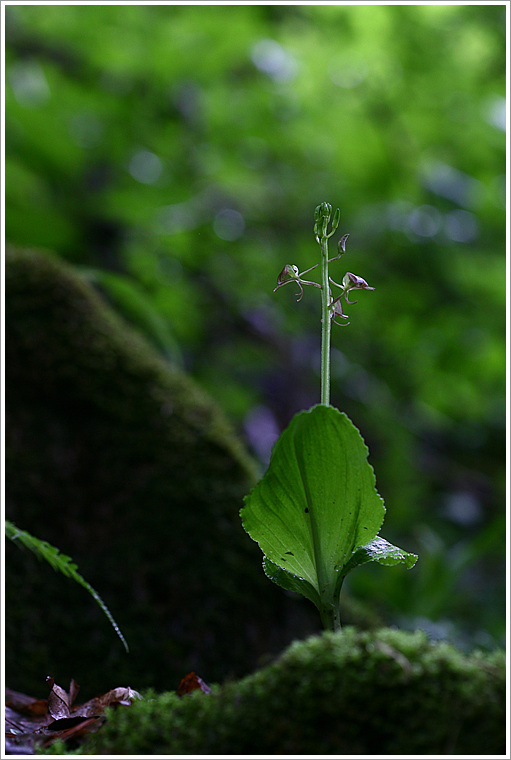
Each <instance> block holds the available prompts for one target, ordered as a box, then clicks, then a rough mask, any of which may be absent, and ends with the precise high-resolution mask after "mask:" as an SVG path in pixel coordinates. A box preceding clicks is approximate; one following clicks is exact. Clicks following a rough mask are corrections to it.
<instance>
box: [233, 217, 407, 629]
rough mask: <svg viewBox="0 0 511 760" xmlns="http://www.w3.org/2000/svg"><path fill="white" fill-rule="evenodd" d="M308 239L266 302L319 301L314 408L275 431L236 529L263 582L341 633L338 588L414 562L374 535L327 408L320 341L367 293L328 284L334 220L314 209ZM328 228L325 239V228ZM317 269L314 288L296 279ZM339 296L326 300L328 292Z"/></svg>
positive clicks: (355, 434) (362, 481)
mask: <svg viewBox="0 0 511 760" xmlns="http://www.w3.org/2000/svg"><path fill="white" fill-rule="evenodd" d="M314 219H315V223H314V235H315V238H316V241H317V243H318V244H319V246H320V249H321V260H320V262H319V263H318V264H315V265H314V266H312V267H310V268H309V269H305V270H304V271H303V272H300V270H299V268H298V267H297V266H296V265H295V264H286V265H285V266H284V268H283V269H282V271H281V272H280V274H279V276H278V278H277V285H276V287H275V288H274V292H275V291H277V290H279V289H280V288H282V287H283V286H284V285H288V284H290V283H295V284H296V285H297V286H298V289H299V292H298V293H297V296H298V301H301V299H302V297H303V292H304V291H303V287H304V286H307V285H311V286H313V287H315V288H318V289H319V290H320V291H321V402H320V404H317V405H316V406H313V407H312V408H311V409H309V410H308V411H304V412H299V413H298V414H296V415H295V417H294V418H293V419H292V421H291V423H290V424H289V426H288V428H287V429H286V430H284V431H283V433H282V434H281V436H280V437H279V439H278V440H277V442H276V443H275V446H274V448H273V451H272V456H271V460H270V464H269V467H268V470H267V471H266V473H265V474H264V476H263V477H262V479H261V480H260V481H259V483H258V484H257V485H256V486H255V488H254V489H253V490H252V491H251V492H250V494H248V496H246V497H245V506H244V507H243V508H242V509H241V513H240V514H241V519H242V523H243V527H244V528H245V530H246V531H247V533H248V534H249V535H250V536H251V538H252V539H253V540H254V541H256V542H257V543H258V544H259V546H260V548H261V550H262V552H263V554H264V559H263V569H264V572H265V573H266V575H267V576H268V578H270V580H272V581H273V582H274V583H276V584H278V585H279V586H282V587H283V588H285V589H288V590H290V591H294V592H297V593H300V594H302V595H303V596H305V597H306V598H307V599H309V600H310V601H312V602H313V603H314V604H315V605H316V607H317V608H318V610H319V613H320V617H321V621H322V623H323V626H324V627H325V628H326V629H328V630H338V629H339V628H340V627H341V621H340V612H339V597H340V593H341V588H342V584H343V581H344V578H345V577H346V575H347V574H348V572H350V571H351V570H353V569H354V568H355V567H358V566H359V565H361V564H365V563H366V562H377V563H379V564H381V565H397V564H399V563H403V564H405V565H406V567H408V568H411V567H413V565H414V564H415V562H416V561H417V555H415V554H411V553H409V552H406V551H404V550H402V549H399V548H398V547H397V546H393V545H392V544H390V543H389V542H388V541H386V540H385V539H384V538H382V537H381V536H379V535H378V533H379V530H380V528H381V525H382V523H383V518H384V515H385V507H384V504H383V499H382V498H381V496H380V495H379V494H378V492H377V490H376V482H375V476H374V471H373V468H372V467H371V465H370V464H369V462H368V461H367V457H368V454H369V451H368V449H367V446H366V445H365V443H364V440H363V439H362V436H361V435H360V433H359V431H358V430H357V428H356V427H355V426H354V425H353V423H352V422H351V420H350V419H349V418H348V417H347V416H346V414H344V413H343V412H340V411H339V410H337V409H335V408H334V407H333V406H331V405H330V337H331V326H332V323H334V324H337V325H341V326H346V325H348V324H349V322H339V321H338V320H339V319H342V320H347V319H348V317H347V316H346V315H345V314H344V312H343V304H342V299H343V298H344V300H345V301H346V303H348V304H354V303H357V301H350V300H349V299H348V295H349V293H350V292H351V291H352V290H374V288H372V287H370V286H369V285H368V284H367V282H366V281H365V280H364V279H363V278H362V277H359V276H358V275H355V274H353V273H352V272H346V274H345V275H344V277H343V279H342V284H338V283H336V282H335V281H334V280H333V279H332V278H331V277H330V274H329V264H331V263H332V262H334V261H337V260H339V259H340V258H341V257H342V256H343V255H344V253H345V252H346V241H347V239H348V235H343V236H342V237H341V239H340V240H339V242H338V246H337V248H338V253H337V255H336V256H334V257H333V258H329V257H328V240H329V239H330V238H331V237H332V235H334V233H335V232H336V230H337V228H338V226H339V221H340V211H339V209H337V210H336V211H335V213H334V215H333V217H332V206H331V205H330V204H329V203H321V204H320V205H319V206H317V208H316V211H315V215H314ZM330 220H331V227H330V231H328V226H329V224H330ZM317 267H321V281H320V282H314V281H312V280H310V279H305V278H304V276H305V275H308V274H309V272H312V271H313V270H315V269H316V268H317ZM331 286H334V287H335V288H338V289H339V290H340V293H338V294H336V295H335V297H334V295H333V292H332V287H331Z"/></svg>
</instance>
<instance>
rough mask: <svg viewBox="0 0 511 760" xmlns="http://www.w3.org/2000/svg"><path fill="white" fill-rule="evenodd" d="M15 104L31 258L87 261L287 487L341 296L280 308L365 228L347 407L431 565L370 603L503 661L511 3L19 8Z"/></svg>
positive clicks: (390, 529) (390, 517)
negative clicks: (330, 208)
mask: <svg viewBox="0 0 511 760" xmlns="http://www.w3.org/2000/svg"><path fill="white" fill-rule="evenodd" d="M6 84H7V86H6V92H5V107H6V233H7V239H8V240H9V241H11V242H13V243H16V244H25V245H31V246H37V247H46V248H50V249H52V250H54V251H56V252H57V253H58V254H60V255H61V256H62V257H64V258H66V259H68V260H70V261H72V262H74V263H75V264H76V265H78V266H79V267H81V268H82V269H83V272H84V276H87V277H89V278H90V279H91V280H92V281H93V282H94V283H95V284H96V285H97V286H98V287H99V288H101V289H102V291H103V292H104V293H105V294H106V295H107V297H109V298H110V300H111V301H112V303H114V304H115V306H116V307H117V308H118V310H119V311H120V312H121V313H123V314H124V316H125V317H126V318H127V319H128V320H130V321H131V322H132V323H134V324H136V325H137V326H138V328H139V329H140V330H141V331H142V332H144V333H145V334H146V335H147V336H148V338H149V339H150V340H151V341H152V342H153V343H154V345H155V346H156V347H157V348H158V350H160V351H161V352H162V353H163V354H164V355H166V356H167V358H168V360H169V361H170V362H175V363H179V364H181V365H182V366H184V367H185V369H186V370H187V371H188V372H189V373H190V374H192V375H193V376H194V377H195V378H196V379H198V380H199V382H200V383H201V384H202V385H203V386H204V387H205V388H207V389H208V391H209V392H210V394H211V395H212V396H213V397H214V398H216V399H217V400H218V402H219V403H220V404H221V405H222V406H223V407H224V409H225V410H226V412H227V413H228V415H229V416H230V417H231V419H232V420H233V421H234V422H235V424H237V426H238V429H239V431H240V434H241V435H242V436H244V438H245V440H246V441H247V443H248V444H249V446H250V447H251V449H252V451H253V452H254V453H255V454H256V456H257V457H258V458H259V459H260V461H261V465H262V467H264V465H265V463H266V462H267V461H268V456H269V451H270V448H271V445H272V443H273V441H274V440H275V437H276V435H277V434H278V432H279V431H280V430H281V429H282V428H283V427H284V426H285V425H287V423H288V422H289V420H290V419H291V417H292V415H293V414H294V413H295V412H297V411H298V410H300V409H302V408H306V407H309V406H311V405H312V404H314V403H316V402H317V401H318V400H319V349H320V346H319V343H320V335H319V333H320V323H319V318H320V309H319V297H318V294H317V293H315V292H314V289H309V290H308V292H307V293H306V295H305V297H304V299H303V301H302V302H301V303H300V304H296V303H295V298H294V295H293V291H292V288H291V287H289V288H286V289H284V290H283V291H279V292H278V293H276V294H274V295H273V294H272V292H271V291H272V288H273V287H274V285H275V284H276V277H277V274H278V273H279V272H280V271H281V269H282V267H283V265H284V264H286V263H292V264H296V265H297V266H299V268H300V270H303V269H306V268H307V267H309V266H312V265H313V264H314V263H316V261H317V260H318V249H317V246H316V243H315V241H314V237H313V232H312V230H313V222H314V218H313V214H314V208H315V206H316V205H317V204H318V203H320V202H321V201H323V200H326V201H329V202H330V203H332V204H333V205H334V207H336V206H337V205H339V206H340V207H341V212H342V216H341V225H340V228H339V234H344V233H347V232H349V233H350V239H349V241H348V245H347V254H346V256H345V257H344V258H343V260H342V264H333V265H332V272H331V274H332V276H333V277H334V279H337V280H339V279H341V278H342V276H343V274H344V272H345V271H346V268H349V269H350V270H351V271H353V272H355V273H356V274H358V275H360V276H362V277H364V278H365V279H367V281H368V282H369V284H370V285H372V286H374V287H375V288H376V289H375V291H374V293H370V294H366V293H361V294H360V298H359V303H358V305H357V306H356V307H349V308H347V309H346V312H347V313H348V314H349V315H350V317H351V325H350V326H349V327H348V328H347V329H345V330H344V329H339V328H336V327H335V326H334V332H333V336H332V338H333V340H332V343H333V355H332V403H333V404H334V405H336V406H337V407H338V408H340V409H342V410H343V411H345V412H346V413H347V414H348V415H349V416H350V417H351V418H352V419H353V421H354V422H355V424H356V425H357V427H359V429H360V430H361V432H362V434H363V436H364V438H365V440H366V442H367V443H368V445H369V447H370V451H371V461H372V464H373V466H374V468H375V471H376V476H377V483H378V488H379V491H380V493H381V494H382V496H383V497H384V499H385V502H386V505H387V509H388V511H387V518H386V523H385V524H386V526H387V534H388V535H387V538H388V539H389V540H391V541H397V542H399V541H400V540H401V537H403V536H406V546H407V547H408V548H409V549H410V550H412V551H416V552H417V553H418V554H419V555H420V561H419V563H418V564H417V566H416V568H415V569H414V570H413V571H412V572H411V573H407V572H406V571H405V570H402V571H401V570H394V571H393V572H390V573H387V574H378V575H374V574H373V572H372V570H371V569H370V568H368V569H365V568H363V569H362V570H360V572H359V575H358V577H357V578H356V579H355V578H354V579H353V581H352V582H351V584H350V589H351V590H352V591H353V592H354V593H357V594H360V595H362V596H363V597H364V598H366V599H367V600H369V601H371V602H372V603H374V604H375V605H379V604H385V605H386V607H387V609H388V610H390V611H391V613H392V615H393V616H394V619H395V620H396V621H397V622H398V623H400V624H401V625H403V626H415V625H416V624H417V623H418V621H419V624H421V625H423V626H424V627H428V626H429V628H430V629H431V630H433V626H436V628H435V629H434V630H436V631H437V632H438V635H449V636H455V637H457V638H458V640H461V638H462V637H463V636H466V637H469V638H470V640H476V641H477V643H479V644H482V645H488V646H492V645H493V644H494V642H495V640H497V641H498V642H499V643H501V642H502V640H503V636H504V627H505V620H504V617H505V615H504V607H505V602H504V554H505V540H504V526H505V509H504V500H505V263H506V262H505V248H504V246H505V176H504V175H505V131H504V130H505V100H504V97H505V5H436V4H433V5H412V6H411V5H372V6H363V5H361V6H353V5H325V6H322V5H306V6H303V5H299V6H293V5H280V6H274V5H273V6H272V5H248V6H247V5H245V6H229V7H227V6H205V5H200V6H169V5H130V6H126V5H124V6H122V5H121V6H116V5H110V6H87V5H77V6H66V5H64V6H62V5H53V6H52V5H45V6H27V5H14V6H9V7H7V8H6ZM336 239H337V238H335V240H336ZM311 291H312V292H311ZM383 575H385V577H383ZM383 600H384V601H383ZM428 621H430V622H428ZM431 621H432V622H431ZM446 621H448V622H446ZM453 631H454V632H453ZM460 637H461V638H460Z"/></svg>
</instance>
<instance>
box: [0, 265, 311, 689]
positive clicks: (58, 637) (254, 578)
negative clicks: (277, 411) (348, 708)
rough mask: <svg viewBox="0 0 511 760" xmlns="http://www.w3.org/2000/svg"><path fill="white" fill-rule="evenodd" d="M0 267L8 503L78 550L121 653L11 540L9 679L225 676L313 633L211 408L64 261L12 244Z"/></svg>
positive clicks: (76, 593) (104, 629) (246, 471)
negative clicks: (253, 532) (264, 562)
mask: <svg viewBox="0 0 511 760" xmlns="http://www.w3.org/2000/svg"><path fill="white" fill-rule="evenodd" d="M5 275H6V296H7V299H6V413H7V414H6V486H7V487H6V516H7V517H8V518H9V519H12V520H13V522H15V523H16V524H17V525H18V526H19V527H20V528H23V529H25V530H28V531H29V532H31V533H33V534H34V535H36V536H37V537H38V538H41V539H45V540H47V541H49V542H50V543H52V544H54V545H55V546H57V547H58V548H59V549H60V550H61V551H62V552H64V553H65V554H69V555H70V556H71V557H72V558H73V559H74V560H75V561H76V562H77V564H78V566H79V569H80V571H81V573H82V574H83V575H84V577H85V578H86V579H87V580H88V581H89V582H90V583H91V584H92V585H93V586H94V587H95V588H96V589H97V591H98V592H99V593H100V594H101V596H102V597H103V598H104V600H105V602H106V603H107V604H108V606H109V607H110V609H111V611H112V613H113V615H114V617H115V618H116V619H117V621H118V623H119V625H120V627H121V629H122V631H123V633H124V635H125V636H126V638H127V640H128V642H129V644H130V648H131V653H130V655H129V656H127V655H125V653H124V651H123V648H122V645H121V644H120V642H119V640H118V639H117V637H116V636H115V633H114V632H113V630H112V629H111V628H110V627H109V624H108V622H107V621H106V619H105V618H104V617H103V615H102V613H101V611H100V610H99V609H98V608H97V607H96V605H95V603H94V602H93V600H92V599H91V598H90V597H89V596H88V595H87V593H86V592H85V591H84V590H83V589H81V588H80V587H78V586H75V585H74V584H73V583H72V582H71V581H69V580H67V579H65V578H63V577H61V576H57V575H56V574H55V573H54V572H53V571H52V570H51V569H50V568H49V567H47V566H45V564H44V563H40V562H38V561H37V560H35V559H33V558H32V556H31V555H28V554H26V553H22V552H20V551H19V550H18V549H17V548H16V547H14V546H13V545H11V544H10V543H9V544H8V546H7V547H6V551H7V557H6V560H7V561H6V570H7V574H6V605H7V611H8V615H7V621H6V646H7V651H8V656H7V663H6V664H7V673H6V677H7V682H8V683H9V685H10V686H11V688H15V689H18V690H25V691H29V692H31V693H34V694H35V696H45V690H46V686H45V683H44V679H45V676H46V675H48V674H51V675H53V676H54V677H55V679H56V681H57V683H63V685H64V686H65V685H66V684H67V683H68V682H69V679H70V678H71V677H74V678H75V679H76V680H77V681H78V682H79V683H80V684H81V686H82V694H83V696H86V695H87V694H89V695H90V696H92V695H93V694H94V693H97V692H102V691H106V690H108V689H110V688H112V687H114V686H118V685H128V684H130V685H133V686H134V687H135V688H137V689H141V688H144V687H149V686H153V687H156V688H159V689H169V688H173V687H174V686H175V684H176V683H178V682H179V680H180V678H181V677H182V676H183V675H184V674H185V673H186V672H187V671H189V670H197V671H198V672H201V673H203V674H204V677H205V678H208V679H212V680H220V679H221V678H224V677H225V676H226V675H227V674H229V673H230V674H232V675H233V676H239V675H242V674H244V673H247V672H250V670H251V669H252V668H254V667H255V666H256V664H257V662H258V658H259V656H260V655H261V654H263V653H266V652H268V651H270V652H271V651H273V652H276V651H280V650H281V648H282V647H283V646H285V645H286V643H288V642H289V641H290V640H291V638H292V635H293V634H292V632H294V633H295V634H296V631H297V630H301V631H303V630H305V631H306V634H305V635H307V634H308V633H310V632H311V631H313V630H314V627H315V626H316V624H317V623H316V619H315V611H314V610H313V609H312V608H311V610H310V611H309V610H308V608H307V609H305V608H304V607H302V606H301V605H297V604H296V602H294V601H291V600H289V599H288V598H287V597H286V596H285V595H284V594H283V593H282V592H281V591H280V590H279V589H277V588H276V587H273V586H272V584H270V583H269V582H268V581H267V580H266V579H265V577H264V575H263V573H262V570H261V555H260V552H259V549H258V548H257V547H256V545H255V544H253V542H252V541H251V540H250V539H249V537H248V536H247V535H246V534H245V533H244V531H243V529H242V527H241V522H240V519H239V514H238V512H239V508H240V506H241V505H242V500H243V496H244V494H246V493H247V491H248V490H249V489H250V488H251V487H252V486H253V484H254V479H255V470H254V466H253V463H252V461H251V460H250V458H249V457H248V456H247V454H246V453H245V451H244V449H243V447H242V446H241V445H240V443H239V441H238V440H237V439H236V437H235V436H234V434H233V432H232V431H231V429H230V428H229V425H228V424H227V423H226V421H225V419H224V418H223V416H222V414H221V413H220V411H219V410H218V409H217V407H216V406H215V404H214V403H213V402H212V401H211V400H210V399H208V398H207V397H206V396H205V395H204V394H203V393H202V392H201V391H200V389H199V388H198V387H197V386H196V384H194V383H193V382H192V381H191V380H190V379H189V378H188V377H186V376H185V375H184V374H183V373H182V372H180V371H178V370H175V369H173V368H172V367H170V366H169V365H168V364H167V363H166V362H165V361H164V360H163V359H162V358H161V357H160V356H159V355H158V354H157V353H156V352H155V351H154V350H153V349H152V348H151V347H150V346H149V345H148V344H147V343H146V342H145V341H144V339H143V338H142V337H141V336H140V335H138V334H137V333H136V332H134V330H132V329H131V328H128V327H127V326H126V324H125V323H123V322H122V321H121V320H120V319H119V318H118V317H117V315H116V314H115V313H114V312H113V311H112V310H111V309H110V308H109V307H108V305H107V304H106V302H105V301H104V300H103V298H102V297H101V296H100V295H99V294H98V292H96V291H95V290H94V289H93V288H92V287H91V286H90V284H88V283H87V282H86V281H85V280H84V279H83V278H82V277H80V275H79V273H77V272H76V271H75V270H74V269H73V268H72V267H70V266H69V265H65V264H64V263H62V262H61V261H59V260H58V259H56V258H54V257H52V256H51V255H43V254H41V253H38V252H34V251H21V250H9V251H8V252H7V256H6V267H5ZM296 616H298V617H296ZM299 621H300V622H299Z"/></svg>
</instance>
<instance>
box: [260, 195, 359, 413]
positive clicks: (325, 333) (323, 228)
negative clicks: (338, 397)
mask: <svg viewBox="0 0 511 760" xmlns="http://www.w3.org/2000/svg"><path fill="white" fill-rule="evenodd" d="M340 218H341V212H340V210H339V209H337V210H336V211H335V213H334V215H333V218H332V206H331V205H330V203H326V202H323V203H320V204H319V206H316V209H315V212H314V220H315V221H314V235H315V237H316V241H317V243H318V244H319V246H320V249H321V261H320V262H319V264H314V266H312V267H310V268H309V269H305V270H304V271H303V272H301V273H300V270H299V269H298V267H297V266H296V265H295V264H286V265H285V266H284V268H283V269H282V271H281V273H280V274H279V276H278V277H277V285H276V287H275V288H274V289H273V292H274V293H275V291H276V290H278V289H279V288H281V287H283V286H284V285H288V284H289V283H290V282H294V283H296V284H297V286H298V288H299V293H297V296H298V298H297V301H301V300H302V298H303V286H304V285H313V286H314V287H315V288H320V289H321V404H322V405H323V406H330V337H331V328H332V322H335V324H336V325H339V326H342V327H344V326H346V325H349V322H344V323H342V322H338V321H337V318H341V319H348V317H347V316H346V315H345V314H344V313H343V310H342V303H341V299H342V297H343V296H344V299H345V301H346V303H348V304H355V303H357V302H356V301H349V300H348V293H349V292H350V291H351V290H359V289H363V290H374V288H371V287H370V286H369V285H368V284H367V282H366V281H365V280H364V279H363V278H362V277H359V276H358V275H356V274H352V273H351V272H346V274H345V275H344V277H343V280H342V285H339V284H338V283H337V282H335V281H334V280H332V278H331V277H330V275H329V272H328V265H329V264H330V263H331V262H332V261H337V260H338V259H340V258H341V256H342V255H343V254H344V253H345V252H346V241H347V239H348V237H349V236H348V235H343V236H342V237H341V239H340V240H339V242H338V245H337V247H338V251H339V252H338V254H337V256H334V257H333V258H331V259H329V258H328V240H329V238H331V237H332V235H333V234H334V233H335V231H336V230H337V227H338V226H339V221H340ZM330 219H332V226H331V230H330V232H329V231H328V225H329V223H330ZM320 265H321V283H318V282H313V281H312V280H305V279H304V278H303V276H304V275H305V274H308V273H309V272H312V270H313V269H316V267H318V266H320ZM330 285H334V286H335V287H336V288H340V290H341V293H340V295H338V296H337V297H336V298H334V297H333V296H332V290H331V288H330Z"/></svg>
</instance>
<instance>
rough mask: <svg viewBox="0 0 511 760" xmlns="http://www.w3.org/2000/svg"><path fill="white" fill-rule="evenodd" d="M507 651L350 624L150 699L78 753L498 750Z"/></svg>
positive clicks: (112, 715)
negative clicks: (227, 675)
mask: <svg viewBox="0 0 511 760" xmlns="http://www.w3.org/2000/svg"><path fill="white" fill-rule="evenodd" d="M505 733H506V710H505V655H504V653H503V652H495V653H492V654H482V653H472V654H471V655H468V656H466V655H462V654H461V653H460V652H459V651H457V650H456V649H454V648H453V647H452V646H450V645H447V644H433V643H431V642H430V641H428V639H427V637H426V635H425V634H424V633H423V632H421V631H417V632H415V633H405V632H402V631H396V630H391V629H388V628H384V629H380V630H378V631H376V632H373V633H369V632H357V631H356V630H355V629H354V628H345V629H344V630H343V631H341V632H339V633H337V634H331V633H325V634H323V635H322V636H317V637H313V638H310V639H308V640H307V641H304V642H295V643H293V644H292V645H291V646H290V647H289V648H288V649H287V651H285V652H284V654H283V655H282V656H281V657H280V658H279V659H278V660H277V661H276V662H274V663H273V664H271V665H269V666H268V667H266V668H264V669H262V670H260V671H259V672H256V673H255V674H253V675H250V676H248V677H246V678H244V679H242V680H240V681H239V682H235V683H226V684H225V685H223V686H221V687H215V688H214V690H213V693H212V694H203V693H201V692H194V693H192V694H191V695H189V696H186V697H183V698H181V699H180V698H179V697H177V696H176V695H175V694H174V693H166V694H160V695H156V694H155V693H154V692H153V693H148V694H146V695H145V698H144V700H143V701H141V702H136V703H134V704H132V706H131V707H129V708H119V709H117V710H115V711H113V710H112V711H109V712H108V721H107V723H106V724H105V725H103V726H102V727H101V729H100V730H99V731H98V733H96V734H95V735H93V736H92V737H91V738H90V739H89V740H88V741H87V743H86V744H85V745H83V746H82V747H81V748H80V750H79V752H80V754H112V755H132V754H133V755H135V754H139V755H145V754H154V755H160V756H162V755H178V754H183V755H202V754H204V755H206V754H207V755H209V754H211V755H215V754H218V755H226V754H230V755H232V754H234V755H238V756H241V755H244V754H249V755H255V756H262V755H266V754H288V755H302V754H303V755H309V754H312V755H317V754H335V755H347V756H351V755H358V754H366V755H390V756H393V755H394V756H395V755H400V754H403V755H407V756H410V755H411V756H415V755H421V754H425V755H433V756H437V755H445V754H447V755H450V754H470V755H476V756H483V755H496V754H501V753H504V752H505Z"/></svg>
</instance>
